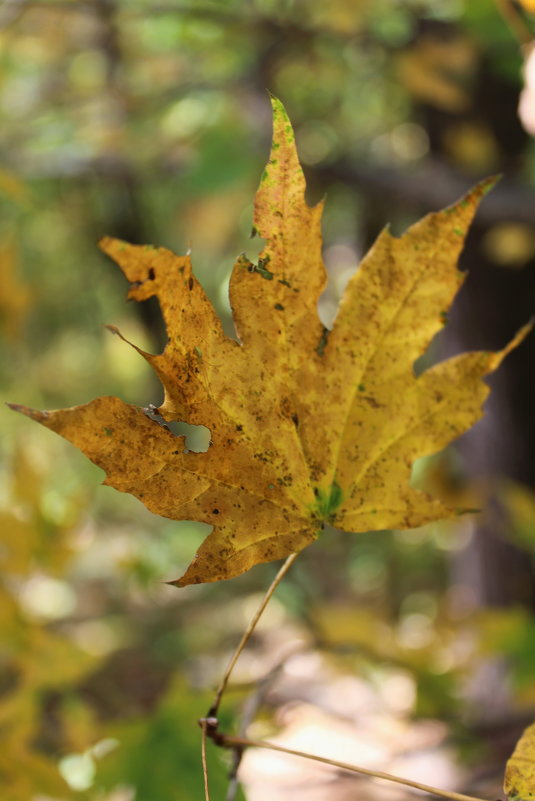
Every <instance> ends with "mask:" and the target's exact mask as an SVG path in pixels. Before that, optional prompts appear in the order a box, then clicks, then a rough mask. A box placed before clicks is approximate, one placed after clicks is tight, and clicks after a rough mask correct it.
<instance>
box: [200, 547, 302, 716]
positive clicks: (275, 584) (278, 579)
mask: <svg viewBox="0 0 535 801" xmlns="http://www.w3.org/2000/svg"><path fill="white" fill-rule="evenodd" d="M296 559H297V554H296V553H293V554H291V555H290V556H289V557H288V558H287V559H286V561H285V562H284V564H283V566H282V567H281V569H280V570H279V572H278V573H277V575H276V576H275V578H274V579H273V581H272V582H271V585H270V587H269V589H268V590H267V592H266V594H265V595H264V597H263V599H262V603H261V604H260V606H259V607H258V609H257V610H256V612H255V613H254V615H253V618H252V620H251V622H250V623H249V625H248V626H247V628H246V630H245V632H244V633H243V637H242V638H241V640H240V642H239V643H238V645H237V647H236V650H235V651H234V653H233V654H232V657H231V658H230V662H229V663H228V665H227V669H226V670H225V673H224V675H223V678H222V679H221V683H220V685H219V687H218V688H217V691H216V694H215V699H214V703H213V704H212V706H211V707H210V711H209V712H208V717H213V718H216V717H217V712H218V709H219V705H220V703H221V699H222V697H223V693H224V692H225V690H226V688H227V684H228V681H229V679H230V676H231V673H232V671H233V670H234V667H235V665H236V662H237V661H238V659H239V658H240V654H241V652H242V651H243V649H244V648H245V646H246V645H247V643H248V642H249V639H250V638H251V635H252V633H253V631H254V630H255V628H256V624H257V623H258V621H259V620H260V618H261V616H262V613H263V612H264V609H265V608H266V606H267V605H268V603H269V601H270V600H271V596H272V595H273V593H274V592H275V590H276V589H277V587H278V586H279V584H280V583H281V581H282V579H283V578H284V576H285V575H286V573H287V572H288V570H289V569H290V567H291V566H292V565H293V563H294V562H295V560H296Z"/></svg>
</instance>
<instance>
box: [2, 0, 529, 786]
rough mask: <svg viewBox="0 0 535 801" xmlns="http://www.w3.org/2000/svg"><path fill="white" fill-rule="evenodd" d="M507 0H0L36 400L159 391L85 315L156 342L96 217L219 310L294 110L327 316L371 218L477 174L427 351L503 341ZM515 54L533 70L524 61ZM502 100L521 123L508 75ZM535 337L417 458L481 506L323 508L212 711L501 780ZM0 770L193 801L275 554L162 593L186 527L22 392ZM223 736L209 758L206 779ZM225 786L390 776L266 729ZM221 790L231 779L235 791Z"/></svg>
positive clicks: (522, 544) (522, 683) (438, 480)
mask: <svg viewBox="0 0 535 801" xmlns="http://www.w3.org/2000/svg"><path fill="white" fill-rule="evenodd" d="M529 6H530V3H529V2H528V0H526V2H525V3H524V5H523V6H521V5H518V4H515V3H513V2H511V3H509V2H506V0H499V1H498V0H497V1H496V2H495V3H493V2H492V1H491V0H331V1H330V2H325V0H219V2H204V0H199V2H195V0H191V2H187V0H176V2H174V1H173V0H49V1H47V0H41V2H38V1H37V0H33V2H32V0H5V2H4V3H3V4H2V5H1V6H0V153H1V161H0V207H1V217H0V336H1V338H2V346H3V347H2V353H1V362H0V375H1V381H2V385H3V390H4V391H3V394H4V395H5V399H6V400H9V401H13V402H20V403H25V404H27V405H30V406H35V407H39V408H57V407H63V406H70V405H75V404H77V403H83V402H85V401H88V400H90V399H91V398H93V397H95V396H97V395H103V394H118V395H120V396H121V397H122V398H124V399H125V400H127V401H129V402H132V403H136V404H139V405H141V406H146V405H148V404H149V403H155V404H156V405H158V403H159V402H160V400H161V396H160V390H159V387H158V386H157V384H156V382H155V380H154V378H153V377H152V376H151V375H150V374H149V370H148V368H147V366H146V364H145V363H144V362H143V360H142V359H141V358H140V357H139V356H138V355H137V354H136V353H135V352H134V351H133V350H132V349H130V348H128V346H127V345H125V344H124V343H123V342H121V341H120V340H119V338H117V337H113V336H112V335H111V334H110V333H109V332H107V331H106V330H105V329H104V325H105V324H107V323H112V324H114V325H117V326H118V327H119V328H120V329H121V331H122V332H123V334H124V335H125V336H126V337H127V338H128V339H130V340H133V341H134V342H136V343H137V344H138V345H140V346H141V347H143V348H145V349H147V350H153V351H156V350H158V349H159V348H161V347H162V344H163V341H164V333H163V330H162V325H161V321H160V318H159V312H158V309H157V308H155V307H154V306H152V305H151V304H150V303H148V304H143V305H140V306H136V305H132V304H128V305H127V304H125V302H124V296H125V293H126V288H127V287H126V283H125V281H124V279H123V278H122V276H121V275H120V274H119V271H118V270H117V268H116V267H114V265H112V264H111V263H110V262H109V261H107V259H106V258H105V257H104V256H103V255H102V254H101V253H100V252H99V250H98V248H97V241H98V239H99V238H100V237H101V236H103V235H113V236H118V237H121V238H124V239H127V240H129V241H131V242H135V243H153V244H156V245H165V246H167V247H170V248H172V249H174V250H175V251H177V252H178V253H184V252H185V251H186V250H187V249H188V248H191V251H192V258H193V261H194V267H195V270H196V273H197V275H198V276H199V278H200V280H201V282H202V284H203V285H204V287H205V289H206V291H207V293H208V295H209V296H210V298H211V299H212V301H213V303H214V304H215V306H216V307H217V309H218V311H219V312H220V314H221V315H222V317H223V319H224V320H225V323H226V325H227V326H228V330H229V331H231V330H232V324H231V320H230V311H229V306H228V297H227V285H228V284H227V282H228V276H229V272H230V269H231V266H232V263H233V260H234V258H235V257H236V256H237V255H238V254H239V253H240V252H242V251H246V252H247V253H248V255H249V256H251V257H252V256H254V255H256V253H257V252H258V249H259V244H258V243H257V242H256V240H250V239H249V233H250V229H251V221H252V200H253V197H254V191H255V188H256V185H257V182H258V178H259V176H260V174H261V171H262V168H263V164H264V162H265V160H266V159H267V154H268V150H269V141H270V135H271V120H270V104H269V100H268V95H267V90H269V91H271V92H272V93H274V94H275V95H277V96H278V97H280V98H281V100H282V101H283V102H284V103H285V105H286V107H287V110H288V112H289V114H290V117H291V119H292V121H293V123H294V126H295V130H296V136H297V142H298V147H299V152H300V157H301V159H302V162H303V165H304V169H305V172H306V175H307V179H308V182H309V183H308V186H309V189H308V192H309V200H310V202H315V201H317V200H318V199H320V198H321V197H322V196H323V195H324V194H327V198H328V200H327V208H326V212H325V221H324V237H325V260H326V264H327V266H328V269H329V274H330V283H329V288H328V291H327V293H326V296H325V297H324V298H323V300H322V304H323V313H324V314H325V315H326V316H329V315H331V316H332V314H333V313H334V310H335V308H336V303H337V300H338V298H339V296H340V293H341V292H342V291H343V288H344V285H345V283H346V282H347V279H348V277H349V276H350V275H351V273H352V272H353V271H354V270H355V268H356V265H357V264H358V261H359V259H360V258H361V256H362V255H363V253H364V252H365V251H366V249H367V247H368V246H369V245H370V244H371V243H372V242H373V239H374V238H375V236H376V235H377V234H378V232H379V231H380V230H381V228H382V227H383V226H384V225H385V224H386V223H387V222H390V223H391V226H392V230H393V231H394V232H395V233H401V232H402V231H403V230H404V229H405V228H406V227H407V225H409V224H410V223H411V222H413V221H415V220H416V219H418V218H419V217H420V216H421V215H422V214H423V213H425V212H427V211H429V210H431V209H437V208H439V207H442V206H445V205H448V204H449V203H451V202H452V201H454V200H455V199H456V198H457V197H458V196H459V195H460V194H462V193H463V192H464V191H465V190H466V189H468V188H469V187H470V186H471V185H472V184H473V183H474V182H475V181H476V180H478V179H479V178H481V177H483V176H486V175H489V174H493V173H502V174H503V178H502V180H501V182H500V184H499V185H498V187H497V188H496V189H494V190H493V192H492V194H491V195H490V196H489V197H488V198H486V199H485V201H484V203H483V205H482V207H481V210H480V212H479V214H478V218H477V222H476V224H475V225H474V227H473V230H472V232H471V234H470V236H469V239H468V242H467V246H466V249H465V252H464V255H463V259H462V266H463V268H465V269H468V270H469V276H468V278H467V281H466V284H465V286H464V288H463V289H462V291H461V293H460V296H459V298H458V300H457V302H456V304H455V306H454V308H453V310H452V313H451V315H450V323H449V325H448V326H447V327H446V329H445V330H444V333H443V335H441V337H440V339H439V340H438V341H437V342H435V343H434V345H433V347H432V352H431V353H430V354H429V355H428V357H427V363H429V361H430V360H432V359H435V360H436V359H439V358H442V357H444V356H446V355H449V354H451V353H455V352H458V351H460V350H462V349H470V348H498V347H502V346H503V345H504V344H505V342H506V341H507V340H508V339H509V338H510V337H511V336H512V335H513V334H514V332H515V331H516V330H517V329H518V328H519V327H520V326H521V325H522V324H523V323H525V322H526V320H527V319H529V317H530V316H531V315H533V313H534V312H535V295H534V289H535V274H534V270H535V227H534V226H535V145H534V140H533V139H532V138H531V135H530V133H529V132H530V130H531V131H533V130H534V127H535V123H534V122H533V116H535V111H534V110H535V102H532V96H531V94H530V91H529V64H528V69H527V71H526V73H525V75H526V76H527V79H528V80H527V89H526V88H525V75H524V73H523V63H524V60H525V59H528V57H529V54H530V46H529V42H530V39H531V32H533V33H534V34H535V17H531V16H530V9H529ZM532 70H533V68H532ZM521 93H523V94H522V98H523V99H522V109H521V113H522V118H520V117H519V113H518V106H519V98H520V96H521ZM534 349H535V344H534V338H533V336H532V337H531V338H528V340H527V341H526V342H525V343H524V344H523V345H522V346H521V347H520V348H519V349H518V351H517V352H515V353H513V354H512V355H511V356H510V357H509V358H508V360H507V362H506V363H505V364H504V365H503V367H502V368H501V369H500V372H499V374H498V375H496V376H494V377H493V378H492V381H491V383H492V384H493V387H494V393H493V397H492V400H491V402H490V403H489V404H488V407H487V415H486V417H485V418H484V420H483V421H482V422H481V423H480V424H478V425H477V426H476V428H475V429H474V430H473V431H472V432H471V433H470V434H469V435H467V436H465V437H464V438H463V439H462V441H461V442H460V443H458V445H457V447H456V448H451V449H449V450H448V451H447V452H446V453H445V454H442V455H440V456H439V457H436V458H433V459H429V460H426V461H425V463H422V464H419V465H418V477H419V479H420V480H422V481H425V482H427V485H428V486H430V487H431V488H433V490H434V491H435V492H436V493H439V494H441V495H442V496H445V497H448V498H449V499H450V500H452V501H453V502H455V503H457V504H458V505H459V506H463V507H467V506H468V507H474V506H477V507H481V508H483V509H484V511H483V513H482V515H480V516H479V517H478V518H462V519H459V521H458V522H457V523H455V524H448V525H434V526H430V527H426V528H424V529H419V530H416V531H412V532H404V533H400V532H380V533H374V534H361V535H358V536H355V537H352V536H349V535H347V534H341V533H337V532H330V533H329V536H327V535H325V536H324V537H322V538H321V542H318V543H317V544H315V545H314V546H312V547H310V548H309V549H307V551H305V552H304V553H303V554H302V556H301V557H300V559H299V561H298V562H297V564H296V565H295V568H294V569H293V570H292V573H291V575H289V576H288V578H287V579H286V580H285V582H284V585H283V586H281V588H280V590H279V592H278V595H277V597H276V598H275V599H274V600H273V601H272V603H271V605H270V608H269V610H268V612H267V613H266V616H265V618H264V619H263V621H262V623H261V625H260V627H259V629H258V632H257V634H256V635H255V637H254V640H253V642H252V644H251V647H250V649H249V651H248V652H247V653H246V654H244V656H243V658H242V659H241V661H240V663H239V666H238V669H237V671H236V675H235V680H236V681H235V686H234V687H233V689H232V690H231V691H230V692H229V693H228V696H227V699H226V701H225V703H224V710H223V718H224V721H223V725H224V726H227V727H229V728H231V727H232V728H234V729H237V730H241V731H242V732H245V731H247V732H248V733H249V734H250V735H251V736H255V737H276V738H278V741H279V742H281V743H285V744H287V745H290V746H292V747H294V748H300V749H303V750H312V751H316V752H317V753H320V754H323V755H326V756H332V757H335V758H338V759H345V760H346V761H351V762H355V763H357V764H359V763H360V764H363V765H365V766H368V767H375V768H377V769H381V770H390V771H391V772H394V773H398V774H403V775H407V776H410V777H412V778H416V779H419V780H420V781H424V782H428V783H433V784H437V785H440V786H443V787H446V788H448V787H449V788H458V789H462V790H463V791H465V792H466V791H468V792H471V793H475V794H479V795H482V796H483V797H488V798H496V797H498V796H499V795H500V784H501V775H502V773H503V766H504V762H505V759H506V758H507V756H508V754H509V753H510V750H511V748H512V745H513V743H514V741H515V739H516V737H517V736H518V735H519V733H520V731H521V730H522V728H523V726H524V725H526V724H527V723H528V722H530V721H531V720H532V718H533V713H534V711H535V621H534V618H533V607H534V602H535V591H534V581H533V555H534V553H535V497H534V496H533V495H532V492H533V485H534V484H535V471H534V469H533V468H534V460H535V456H534V454H535V448H534V445H535V422H534V417H535V416H534V414H533V410H534V408H535V384H534V369H533V365H534V360H533V357H534ZM0 427H1V431H2V441H1V445H0V448H1V452H2V468H1V470H2V487H1V490H0V528H1V532H2V534H1V541H2V542H1V549H0V560H1V566H2V571H1V579H0V627H1V631H2V636H1V642H0V730H1V732H2V747H1V749H0V794H1V797H2V798H3V799H5V801H74V800H76V801H78V800H79V801H134V800H135V801H190V799H200V798H202V797H203V795H202V793H203V790H202V774H201V768H200V750H199V730H198V727H197V726H196V720H197V718H198V717H200V716H201V715H203V714H205V712H206V710H207V708H208V706H209V704H210V702H211V691H212V689H213V687H214V685H215V684H216V683H217V681H218V678H219V677H220V675H221V672H222V669H223V667H224V665H225V662H226V659H227V658H228V655H229V653H230V652H231V650H232V647H233V646H234V644H235V643H236V641H237V639H238V638H239V636H240V634H241V632H242V631H243V628H244V626H245V624H246V622H247V620H248V618H249V617H250V615H251V614H252V611H253V610H254V608H255V605H256V604H257V603H258V600H259V598H260V597H261V594H262V591H263V590H264V588H265V587H266V586H267V585H268V583H269V581H270V580H271V577H272V576H273V574H274V570H275V566H274V565H263V566H259V567H257V568H255V569H254V570H252V571H250V572H249V573H248V574H246V575H244V576H242V577H240V578H238V579H235V580H233V581H231V582H222V583H220V584H217V585H208V586H203V587H191V588H188V589H186V590H181V591H178V590H176V589H175V588H172V587H169V586H167V585H165V584H164V581H165V580H169V579H173V578H176V577H177V576H178V575H179V574H180V573H181V571H182V570H183V568H184V567H185V566H186V564H187V563H188V562H189V560H190V558H191V556H192V554H193V553H194V551H195V548H196V546H197V545H198V544H199V543H200V541H201V539H202V538H203V537H204V536H205V533H206V532H205V528H206V527H204V526H202V525H195V524H190V523H174V522H171V521H168V520H164V519H161V518H157V517H154V516H151V515H150V514H149V513H148V512H147V511H146V510H145V509H144V507H142V505H141V504H140V503H139V502H138V501H136V500H135V499H134V498H131V497H129V496H122V495H121V494H119V493H116V492H114V491H113V490H111V489H109V488H102V487H100V486H99V484H100V482H101V480H102V474H101V472H100V471H99V470H98V469H97V468H95V467H94V466H92V465H91V464H90V463H88V462H87V460H85V459H84V457H82V456H81V455H80V454H78V453H77V452H76V451H75V450H74V449H73V448H72V447H71V446H69V445H67V444H66V443H64V442H63V441H62V440H60V439H59V438H57V437H55V436H54V435H53V434H52V433H51V432H49V431H46V430H44V429H43V430H41V429H40V428H39V427H38V426H36V425H34V424H32V423H31V422H30V421H29V420H27V419H26V418H22V417H18V416H16V415H14V414H13V413H12V412H10V411H8V410H5V411H2V412H0ZM231 767H232V765H231V760H230V758H228V757H226V756H225V755H224V754H221V753H215V754H214V753H211V755H210V784H211V789H212V794H213V797H214V798H218V799H223V798H225V795H226V792H227V790H226V789H225V788H226V787H227V784H228V782H227V778H226V774H227V773H228V771H229V768H231ZM240 776H241V778H242V781H243V786H242V788H240V789H237V788H235V787H234V786H233V785H232V783H231V791H230V795H229V796H228V797H229V798H230V797H231V796H232V795H233V794H235V793H236V797H237V798H240V797H241V798H247V799H249V801H264V799H265V800H266V801H267V799H272V798H274V797H276V798H280V799H281V800H282V799H283V800H284V801H301V799H303V801H304V799H305V798H306V799H307V801H324V799H336V801H345V799H348V801H349V799H354V798H357V797H358V798H359V799H368V798H369V799H379V798H381V799H385V798H387V799H390V798H391V799H392V800H393V801H394V799H404V798H408V797H409V795H408V794H407V792H406V791H405V790H400V789H399V788H395V787H394V788H392V787H387V786H385V785H377V784H374V783H373V782H369V781H368V780H362V779H357V778H355V777H354V776H352V777H350V778H348V777H347V776H342V775H341V774H339V773H337V772H336V771H333V770H329V769H326V768H323V767H320V766H318V765H314V764H313V763H301V762H300V761H298V760H295V759H291V758H287V759H284V758H282V757H281V756H278V755H277V756H276V757H274V756H273V755H272V754H270V753H268V752H265V753H262V752H250V753H248V754H247V755H246V756H245V758H244V761H243V764H242V767H241V773H240ZM240 794H241V795H240Z"/></svg>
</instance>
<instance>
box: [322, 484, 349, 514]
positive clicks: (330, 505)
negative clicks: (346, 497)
mask: <svg viewBox="0 0 535 801" xmlns="http://www.w3.org/2000/svg"><path fill="white" fill-rule="evenodd" d="M316 498H317V501H316V508H317V511H318V515H319V517H321V519H322V520H326V519H328V518H329V517H332V516H333V515H334V513H335V512H336V510H337V509H338V507H339V506H340V505H341V503H342V500H343V492H342V488H341V487H340V485H339V484H337V483H336V481H333V483H332V484H331V488H330V490H329V491H325V490H322V489H318V490H317V493H316Z"/></svg>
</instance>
